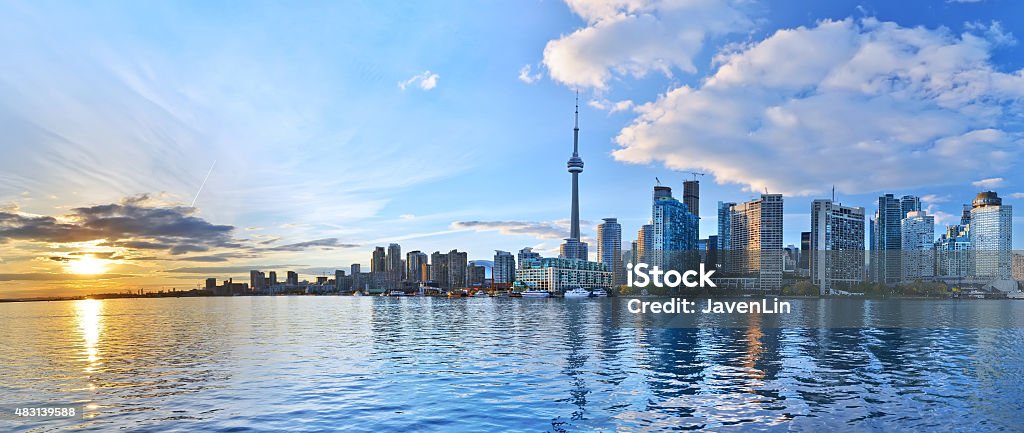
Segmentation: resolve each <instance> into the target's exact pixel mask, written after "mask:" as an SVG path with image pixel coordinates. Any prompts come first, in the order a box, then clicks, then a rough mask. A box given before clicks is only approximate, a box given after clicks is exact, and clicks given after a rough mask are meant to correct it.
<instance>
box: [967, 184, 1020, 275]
mask: <svg viewBox="0 0 1024 433" xmlns="http://www.w3.org/2000/svg"><path fill="white" fill-rule="evenodd" d="M1012 229H1013V209H1012V207H1011V206H1010V205H1004V204H1003V199H1001V198H999V195H998V194H996V193H995V192H992V191H985V192H980V193H978V196H977V197H975V198H974V201H972V202H971V249H972V250H973V251H972V253H973V255H974V260H973V262H974V267H973V275H974V276H975V277H978V278H986V279H993V280H1009V279H1011V276H1012V264H1011V261H1012V257H1013V256H1012V251H1011V249H1010V248H1011V241H1012V237H1013V235H1012Z"/></svg>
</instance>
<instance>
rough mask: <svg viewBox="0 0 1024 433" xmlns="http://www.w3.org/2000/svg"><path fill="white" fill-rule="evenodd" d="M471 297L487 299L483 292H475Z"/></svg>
mask: <svg viewBox="0 0 1024 433" xmlns="http://www.w3.org/2000/svg"><path fill="white" fill-rule="evenodd" d="M473 297H474V298H486V297H487V292H485V291H483V290H477V292H476V293H474V294H473Z"/></svg>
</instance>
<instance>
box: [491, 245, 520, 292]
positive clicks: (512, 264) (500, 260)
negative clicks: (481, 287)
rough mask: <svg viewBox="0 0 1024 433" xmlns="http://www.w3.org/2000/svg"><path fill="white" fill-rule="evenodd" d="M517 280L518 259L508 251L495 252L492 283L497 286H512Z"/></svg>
mask: <svg viewBox="0 0 1024 433" xmlns="http://www.w3.org/2000/svg"><path fill="white" fill-rule="evenodd" d="M515 280H516V257H515V256H513V255H512V253H510V252H508V251H501V250H495V251H494V267H492V268H491V281H492V282H493V283H494V285H495V286H498V285H502V284H505V285H507V284H512V283H513V282H514V281H515Z"/></svg>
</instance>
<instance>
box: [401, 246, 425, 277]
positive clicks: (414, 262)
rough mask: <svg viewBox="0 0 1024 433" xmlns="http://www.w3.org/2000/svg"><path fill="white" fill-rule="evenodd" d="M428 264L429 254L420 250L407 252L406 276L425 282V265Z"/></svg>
mask: <svg viewBox="0 0 1024 433" xmlns="http://www.w3.org/2000/svg"><path fill="white" fill-rule="evenodd" d="M425 264H427V255H426V254H425V253H423V252H422V251H420V250H416V251H409V252H408V253H406V254H405V276H406V279H407V280H409V281H414V282H417V283H420V282H423V265H425Z"/></svg>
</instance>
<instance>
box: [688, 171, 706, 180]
mask: <svg viewBox="0 0 1024 433" xmlns="http://www.w3.org/2000/svg"><path fill="white" fill-rule="evenodd" d="M687 173H690V174H692V175H693V180H697V176H704V173H701V172H699V171H688V172H687Z"/></svg>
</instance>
